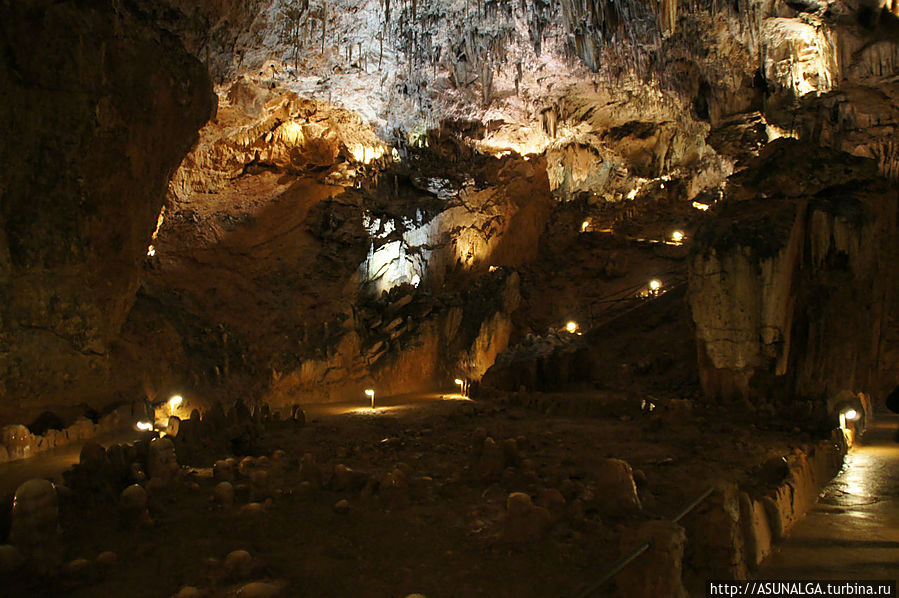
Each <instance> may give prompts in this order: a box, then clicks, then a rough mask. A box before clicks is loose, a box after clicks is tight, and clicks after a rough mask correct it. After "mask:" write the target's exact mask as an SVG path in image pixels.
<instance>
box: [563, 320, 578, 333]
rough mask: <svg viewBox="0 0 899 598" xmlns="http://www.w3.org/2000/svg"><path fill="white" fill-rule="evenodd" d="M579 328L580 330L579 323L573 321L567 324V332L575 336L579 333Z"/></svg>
mask: <svg viewBox="0 0 899 598" xmlns="http://www.w3.org/2000/svg"><path fill="white" fill-rule="evenodd" d="M577 328H578V326H577V322H573V321H572V322H568V323H567V324H565V330H567V331H568V332H570V333H571V334H574V333H575V332H577Z"/></svg>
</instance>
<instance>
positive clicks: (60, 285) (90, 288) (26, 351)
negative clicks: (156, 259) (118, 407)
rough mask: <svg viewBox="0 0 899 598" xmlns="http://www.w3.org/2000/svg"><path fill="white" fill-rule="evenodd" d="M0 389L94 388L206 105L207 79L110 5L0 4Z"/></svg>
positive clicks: (31, 397) (29, 395) (139, 18)
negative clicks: (0, 55) (171, 181)
mask: <svg viewBox="0 0 899 598" xmlns="http://www.w3.org/2000/svg"><path fill="white" fill-rule="evenodd" d="M0 31H2V33H0V39H2V40H3V41H2V42H0V43H2V52H3V54H4V55H5V56H7V60H4V61H3V63H2V65H0V128H2V130H3V131H4V135H3V139H2V142H0V163H2V164H3V170H2V174H0V180H2V181H3V183H2V185H0V231H2V232H0V289H2V294H3V297H4V300H3V301H2V302H0V346H2V347H3V349H0V397H2V398H3V401H2V402H3V406H4V407H8V406H10V405H21V406H23V407H31V406H33V405H37V404H41V403H44V404H46V403H50V402H54V401H63V400H68V401H71V400H72V395H73V394H75V395H77V394H79V393H83V392H85V391H87V390H91V391H92V392H96V389H97V387H98V385H99V384H100V383H101V382H102V381H103V380H104V379H105V378H106V376H107V374H108V372H107V367H108V361H107V360H106V359H105V358H106V356H107V355H108V351H109V347H110V343H111V341H112V340H113V339H114V338H115V337H116V335H117V333H118V332H119V328H120V327H121V326H122V324H123V322H124V320H125V317H126V315H127V313H128V310H129V308H130V306H131V303H132V302H133V300H134V296H135V292H136V290H137V285H138V277H139V274H140V264H141V263H142V262H143V260H144V259H145V257H146V253H147V245H148V243H149V241H150V235H151V233H152V232H153V226H154V224H155V222H156V217H157V215H158V213H159V209H160V207H161V206H162V200H163V197H164V193H165V185H166V183H167V182H168V179H169V177H170V176H171V173H172V172H173V170H174V168H175V167H176V166H177V164H178V161H179V160H180V159H181V157H182V156H183V155H184V154H185V153H186V152H187V150H188V149H189V148H190V146H191V144H192V143H193V142H194V141H195V140H196V131H197V129H198V128H199V127H200V126H201V125H202V124H203V123H204V122H205V121H206V120H207V119H208V118H209V117H210V115H211V114H213V112H214V109H215V106H214V103H213V98H212V95H211V93H210V83H209V77H208V75H207V74H206V72H205V70H204V69H203V68H202V66H201V65H200V63H199V62H197V61H196V60H195V59H193V58H191V57H190V56H189V55H188V54H187V53H186V52H185V51H184V50H183V49H182V47H181V44H180V42H179V41H178V40H177V39H175V38H173V37H172V36H171V35H168V34H166V33H164V32H162V31H161V30H159V29H158V28H157V27H156V26H155V25H154V23H153V22H151V21H150V20H148V18H147V16H146V15H144V14H142V13H140V12H137V11H132V10H128V9H124V8H123V7H121V6H120V5H118V4H116V3H113V2H100V3H95V4H94V5H93V7H92V8H90V9H84V8H83V7H80V6H78V3H76V2H49V1H38V2H27V3H26V2H12V3H6V4H4V6H3V8H2V9H0Z"/></svg>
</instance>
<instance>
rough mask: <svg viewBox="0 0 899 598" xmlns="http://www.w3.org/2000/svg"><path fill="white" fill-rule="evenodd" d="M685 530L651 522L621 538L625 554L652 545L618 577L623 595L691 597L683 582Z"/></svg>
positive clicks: (664, 523) (660, 522) (676, 526)
mask: <svg viewBox="0 0 899 598" xmlns="http://www.w3.org/2000/svg"><path fill="white" fill-rule="evenodd" d="M686 541H687V539H686V534H685V532H684V528H682V527H681V526H679V525H677V524H676V523H671V522H670V521H650V522H647V523H644V524H643V525H642V526H641V527H640V528H639V529H637V530H635V531H632V532H630V533H628V534H627V535H626V536H625V537H624V538H623V539H622V549H623V551H630V550H632V549H633V548H634V547H635V546H638V545H640V544H642V543H644V542H649V543H650V546H649V550H648V551H647V552H646V553H644V554H642V555H640V556H639V557H638V558H637V560H636V561H635V562H634V563H633V564H632V565H631V566H629V567H627V568H625V569H624V570H623V571H622V572H621V573H620V574H619V575H618V576H616V584H617V586H618V590H619V592H620V593H621V595H622V596H635V597H636V596H640V597H646V598H649V597H651V596H670V597H671V598H686V596H688V595H689V594H688V593H687V590H686V588H684V583H683V580H682V567H683V557H684V546H685V544H686Z"/></svg>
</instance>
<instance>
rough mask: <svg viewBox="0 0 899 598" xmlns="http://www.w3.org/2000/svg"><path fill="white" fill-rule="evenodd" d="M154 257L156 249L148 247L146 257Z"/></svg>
mask: <svg viewBox="0 0 899 598" xmlns="http://www.w3.org/2000/svg"><path fill="white" fill-rule="evenodd" d="M154 255H156V248H155V247H154V246H152V245H150V246H149V247H147V257H153V256H154Z"/></svg>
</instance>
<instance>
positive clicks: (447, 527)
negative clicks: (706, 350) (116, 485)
mask: <svg viewBox="0 0 899 598" xmlns="http://www.w3.org/2000/svg"><path fill="white" fill-rule="evenodd" d="M566 398H567V399H577V401H578V404H579V405H581V406H582V408H583V407H584V406H591V407H590V408H589V409H588V410H587V411H589V412H590V414H589V415H588V414H586V413H582V414H572V415H546V414H545V413H544V412H543V411H545V410H550V411H551V410H552V409H550V408H549V407H547V408H545V409H544V407H543V406H544V405H552V404H553V403H554V401H553V399H554V397H553V396H552V395H541V394H529V395H515V396H509V397H507V398H506V399H504V400H498V401H490V402H487V401H475V402H469V401H462V400H446V401H442V402H431V403H427V404H426V406H425V407H408V408H397V409H387V410H384V411H379V412H377V413H374V414H373V413H371V412H369V411H368V410H367V409H360V410H359V411H358V412H357V413H351V414H344V415H327V416H322V417H320V418H318V419H313V420H311V421H310V422H309V423H307V424H306V425H305V426H302V425H301V424H298V423H296V422H271V423H269V424H267V425H265V426H263V428H262V429H264V432H262V433H261V434H259V435H258V436H256V439H257V443H256V444H254V446H253V452H255V453H258V454H259V455H262V456H260V457H258V458H256V459H253V458H246V459H244V460H242V461H241V462H240V466H239V470H241V471H244V473H245V474H246V475H243V474H241V473H239V472H237V473H236V479H235V482H234V486H235V490H236V498H235V503H234V505H233V506H231V507H223V506H222V505H221V504H218V502H217V501H216V499H215V494H216V493H215V487H216V484H217V483H218V479H220V478H221V472H220V471H217V472H215V473H214V472H213V469H212V468H211V467H209V465H210V464H211V462H212V461H213V460H214V459H216V458H222V457H226V456H227V455H226V454H215V453H213V452H211V451H209V450H206V449H204V448H199V449H197V448H195V449H194V450H192V451H190V453H191V454H190V456H189V458H188V459H184V458H181V459H180V460H181V461H182V465H183V466H184V469H183V472H184V473H183V475H182V476H181V477H180V480H179V481H176V482H171V483H170V484H169V485H167V486H160V487H156V488H151V491H150V494H149V513H150V517H151V518H152V523H150V522H143V523H128V522H127V518H126V517H125V516H124V515H123V514H122V512H121V509H120V507H119V506H118V493H117V492H114V491H111V490H110V488H111V487H112V486H113V484H110V481H109V480H106V479H104V480H102V481H101V480H100V479H97V478H90V477H89V476H88V474H87V473H86V472H87V471H89V469H85V466H79V468H81V474H80V477H79V479H81V480H82V481H81V482H80V485H76V488H75V489H73V490H72V493H71V494H70V493H64V494H63V498H62V500H61V528H62V531H63V543H64V545H65V549H64V552H65V561H66V562H70V561H72V560H74V559H88V560H90V561H91V562H90V563H83V564H81V566H80V567H74V568H72V569H74V570H69V571H67V572H64V573H63V574H62V575H61V576H60V577H59V578H57V579H54V580H46V579H44V580H41V581H37V580H35V579H34V578H29V577H27V576H26V577H19V578H17V579H15V580H12V582H11V583H10V585H7V586H6V590H5V595H7V596H27V595H37V594H35V592H37V593H38V594H40V595H68V596H84V597H87V596H169V595H173V594H176V593H177V592H178V591H179V589H180V588H182V587H183V586H193V587H197V588H201V589H204V590H207V591H208V592H209V593H208V594H205V595H210V596H227V595H234V594H233V593H234V592H236V591H237V590H238V588H241V587H242V586H243V585H244V584H245V583H246V582H248V581H250V580H256V579H262V580H266V581H275V580H277V581H275V583H285V584H286V586H287V588H288V590H287V592H286V595H295V596H350V595H359V596H361V595H365V596H405V595H407V594H410V593H414V592H418V593H422V594H424V595H426V596H429V597H435V596H498V595H516V596H557V595H568V594H569V593H570V592H572V591H574V590H575V589H576V588H577V587H578V586H579V585H580V584H582V583H586V582H590V581H591V580H594V579H595V578H597V577H598V576H600V575H601V574H602V573H603V572H604V571H605V569H606V568H607V566H608V565H609V564H610V563H611V562H613V561H614V560H615V559H616V558H617V557H618V556H619V555H620V554H621V552H622V548H621V543H622V536H623V535H624V534H626V530H627V529H628V528H630V527H633V526H635V525H637V524H638V523H639V522H641V521H644V520H646V519H652V518H670V517H672V516H673V515H674V513H676V512H677V511H678V510H679V509H681V508H682V507H683V506H684V505H686V504H687V503H688V502H689V501H690V500H692V499H693V498H694V497H695V496H696V495H698V494H699V493H701V492H702V491H703V490H704V489H705V487H706V486H707V485H708V484H710V483H715V482H716V481H720V480H737V481H740V482H743V483H747V482H750V483H752V484H759V483H761V481H762V480H763V478H761V477H759V476H760V473H759V466H762V465H763V464H765V463H770V462H772V460H773V461H774V462H776V461H777V459H778V458H779V456H782V455H786V454H788V453H789V452H790V449H791V446H790V443H789V442H788V441H787V439H786V434H785V433H781V432H778V431H776V430H764V429H758V428H755V427H752V426H747V425H746V424H745V422H742V423H737V422H734V421H732V418H728V417H727V413H726V412H725V411H723V410H720V409H713V410H705V409H703V410H700V409H698V408H694V409H692V410H691V409H689V406H688V404H683V405H681V409H679V410H675V409H671V410H663V409H660V411H661V413H660V414H658V415H657V414H649V413H641V412H640V410H639V408H637V409H634V408H633V405H628V404H627V403H622V402H620V401H603V399H602V395H601V394H599V395H598V394H597V393H583V394H581V395H580V396H572V395H567V397H566ZM522 404H526V405H530V406H529V407H524V406H519V405H522ZM594 414H595V415H594ZM260 431H261V430H260ZM488 436H489V437H490V438H492V439H494V442H490V441H486V442H485V438H486V437H488ZM791 442H793V443H795V442H796V440H795V439H794V440H792V441H791ZM177 444H178V447H179V450H180V449H181V448H182V445H181V444H180V443H177ZM276 450H280V451H283V452H281V453H275V451H276ZM478 453H480V455H479V454H478ZM182 454H187V453H186V452H183V453H182ZM304 455H312V458H313V459H314V461H315V463H316V469H315V471H318V472H320V474H321V485H319V482H318V481H317V480H316V477H317V476H316V474H314V473H313V474H310V473H309V471H310V469H309V467H305V468H303V467H301V465H300V464H301V463H302V462H303V461H304ZM607 458H618V459H624V460H626V461H627V462H628V463H629V464H630V465H631V466H632V467H633V468H634V470H635V476H634V477H635V480H636V482H637V487H638V492H639V498H640V501H641V503H642V511H641V512H636V511H633V512H630V513H628V512H627V511H626V510H623V511H621V512H619V513H612V514H610V513H608V512H607V509H608V506H609V505H610V504H614V503H615V501H616V500H625V501H626V496H625V497H623V498H622V497H615V496H610V494H614V493H615V492H620V490H616V488H615V485H614V483H612V481H610V480H609V479H603V476H604V475H605V476H608V473H606V474H604V473H603V471H605V470H604V469H603V465H602V464H603V462H604V461H605V460H606V459H607ZM307 459H308V457H307ZM344 467H345V468H350V469H351V471H348V470H347V469H344ZM259 470H265V471H267V476H263V477H264V478H265V479H263V480H262V481H260V479H261V478H258V477H254V475H253V473H252V472H253V471H259ZM85 476H88V477H87V478H86V477H85ZM85 479H92V480H93V481H92V482H85V481H84V480H85ZM512 492H524V493H527V494H528V495H529V496H531V497H533V500H534V504H536V505H539V506H543V507H545V508H546V509H547V511H548V515H549V517H548V518H547V519H546V520H545V521H544V520H543V519H541V517H542V515H541V514H536V513H528V514H526V515H524V516H523V517H524V518H523V519H521V520H518V519H515V518H513V517H511V516H510V515H509V513H508V509H507V500H508V496H509V495H510V493H512ZM700 509H701V507H700ZM686 525H687V527H688V528H689V526H690V522H689V518H688V519H687V520H686ZM235 550H245V551H247V552H248V553H249V554H250V556H251V561H248V562H246V563H243V562H237V561H239V559H231V560H233V561H234V562H231V561H229V559H226V558H225V557H226V556H227V555H228V554H229V553H231V552H232V551H235ZM105 551H113V552H115V553H116V554H117V556H118V558H117V563H116V564H115V565H112V566H107V567H104V566H102V565H99V564H96V563H94V562H93V561H94V559H96V558H97V556H98V555H100V554H101V553H103V552H105ZM689 558H690V556H689V555H688V556H687V559H688V562H687V565H686V569H687V571H689V569H690V567H691V566H693V565H695V563H690V562H689ZM64 571H65V570H64ZM179 595H183V596H186V595H194V594H187V593H184V594H179ZM240 595H244V594H240ZM246 595H250V594H246Z"/></svg>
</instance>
